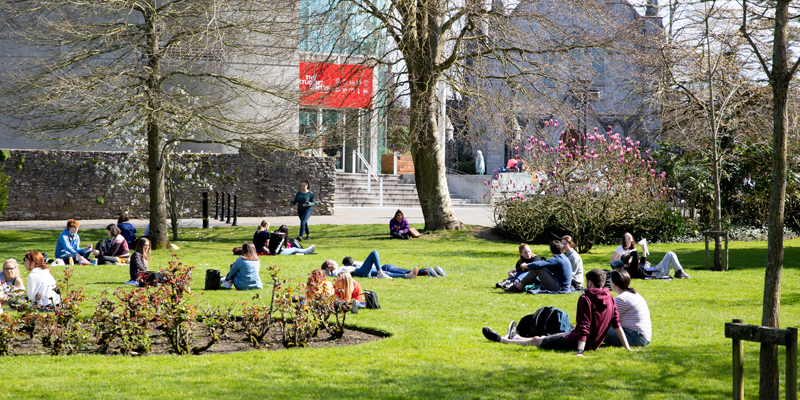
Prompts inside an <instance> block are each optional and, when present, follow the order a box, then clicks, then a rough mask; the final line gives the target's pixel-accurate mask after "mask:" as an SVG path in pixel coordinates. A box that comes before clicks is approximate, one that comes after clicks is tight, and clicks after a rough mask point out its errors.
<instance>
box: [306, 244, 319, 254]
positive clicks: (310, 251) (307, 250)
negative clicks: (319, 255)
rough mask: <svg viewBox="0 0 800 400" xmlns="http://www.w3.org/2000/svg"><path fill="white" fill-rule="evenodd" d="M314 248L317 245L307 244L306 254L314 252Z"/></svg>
mask: <svg viewBox="0 0 800 400" xmlns="http://www.w3.org/2000/svg"><path fill="white" fill-rule="evenodd" d="M316 249H317V246H314V245H313V244H312V245H311V246H308V248H307V249H306V254H311V253H313V252H314V250H316Z"/></svg>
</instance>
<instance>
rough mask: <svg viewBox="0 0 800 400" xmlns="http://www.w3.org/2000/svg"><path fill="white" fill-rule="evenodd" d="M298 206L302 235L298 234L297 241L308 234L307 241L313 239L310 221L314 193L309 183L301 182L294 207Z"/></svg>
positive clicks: (293, 202)
mask: <svg viewBox="0 0 800 400" xmlns="http://www.w3.org/2000/svg"><path fill="white" fill-rule="evenodd" d="M295 204H296V205H297V216H298V217H300V233H298V234H297V240H298V241H301V240H303V233H305V234H306V239H308V238H309V237H311V232H310V231H309V230H308V219H309V218H310V217H311V207H313V206H314V192H312V191H311V184H310V183H309V182H308V181H303V182H300V191H299V192H297V194H295V195H294V200H292V205H295Z"/></svg>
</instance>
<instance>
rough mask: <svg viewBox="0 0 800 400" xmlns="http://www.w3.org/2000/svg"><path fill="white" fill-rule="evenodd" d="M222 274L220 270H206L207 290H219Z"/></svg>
mask: <svg viewBox="0 0 800 400" xmlns="http://www.w3.org/2000/svg"><path fill="white" fill-rule="evenodd" d="M219 283H220V273H219V270H218V269H207V270H206V290H219Z"/></svg>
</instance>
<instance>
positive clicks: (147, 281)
mask: <svg viewBox="0 0 800 400" xmlns="http://www.w3.org/2000/svg"><path fill="white" fill-rule="evenodd" d="M161 280H162V277H161V272H155V271H142V272H140V273H139V287H155V286H158V285H159V284H160V283H161Z"/></svg>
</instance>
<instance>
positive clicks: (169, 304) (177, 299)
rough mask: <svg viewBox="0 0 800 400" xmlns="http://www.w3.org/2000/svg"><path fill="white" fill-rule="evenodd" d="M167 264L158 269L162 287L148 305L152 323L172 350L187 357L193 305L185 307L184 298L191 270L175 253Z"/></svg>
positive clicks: (193, 313) (195, 312)
mask: <svg viewBox="0 0 800 400" xmlns="http://www.w3.org/2000/svg"><path fill="white" fill-rule="evenodd" d="M168 265H169V266H168V268H167V269H162V270H161V276H162V278H163V284H162V285H161V286H159V287H158V289H157V290H156V292H155V293H154V294H153V295H151V296H150V303H151V304H153V306H154V307H155V320H156V322H158V323H159V324H160V326H161V327H162V329H164V333H165V334H166V336H167V340H168V341H169V344H170V347H171V348H172V351H173V352H174V353H175V354H181V355H182V354H189V353H190V351H191V350H192V348H191V344H192V332H193V331H194V328H195V324H196V317H197V306H195V305H192V304H189V302H188V301H186V298H185V297H186V295H187V294H188V293H189V292H190V291H191V287H190V284H191V282H192V270H193V269H194V267H193V266H187V265H184V264H183V263H182V262H180V259H179V258H178V256H177V255H175V254H173V255H172V260H170V261H169V263H168Z"/></svg>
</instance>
